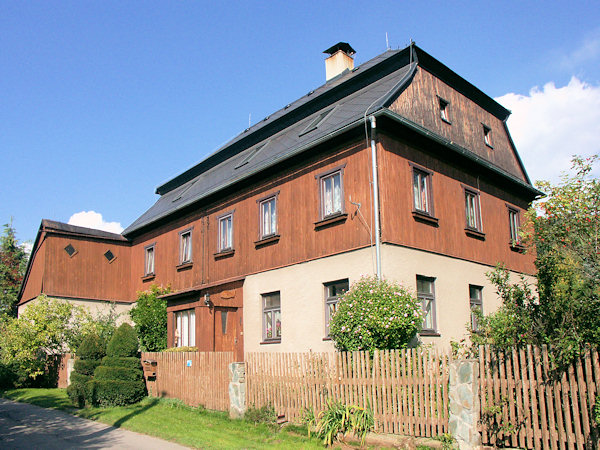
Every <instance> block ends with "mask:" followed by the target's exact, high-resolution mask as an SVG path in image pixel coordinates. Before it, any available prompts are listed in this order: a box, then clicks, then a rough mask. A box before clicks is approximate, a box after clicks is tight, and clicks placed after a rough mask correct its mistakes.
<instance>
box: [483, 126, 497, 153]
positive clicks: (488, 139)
mask: <svg viewBox="0 0 600 450" xmlns="http://www.w3.org/2000/svg"><path fill="white" fill-rule="evenodd" d="M482 125H483V142H485V145H487V146H488V147H490V148H494V147H493V146H492V129H491V128H490V127H488V126H487V125H484V124H482Z"/></svg>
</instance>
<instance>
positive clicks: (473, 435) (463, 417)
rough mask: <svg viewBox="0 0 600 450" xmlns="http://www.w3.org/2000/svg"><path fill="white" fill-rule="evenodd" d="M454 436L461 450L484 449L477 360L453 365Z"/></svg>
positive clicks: (451, 427) (451, 426)
mask: <svg viewBox="0 0 600 450" xmlns="http://www.w3.org/2000/svg"><path fill="white" fill-rule="evenodd" d="M449 398H450V419H449V426H450V434H452V436H453V437H454V439H456V441H457V442H458V447H459V448H460V450H467V449H479V448H481V434H480V433H479V430H478V425H479V418H480V404H479V362H478V361H477V360H474V359H466V360H460V361H453V362H452V363H451V364H450V390H449Z"/></svg>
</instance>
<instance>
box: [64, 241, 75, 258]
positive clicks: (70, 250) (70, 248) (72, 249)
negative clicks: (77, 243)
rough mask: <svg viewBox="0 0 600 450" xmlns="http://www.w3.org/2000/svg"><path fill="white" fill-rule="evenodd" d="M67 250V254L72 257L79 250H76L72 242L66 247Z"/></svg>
mask: <svg viewBox="0 0 600 450" xmlns="http://www.w3.org/2000/svg"><path fill="white" fill-rule="evenodd" d="M65 252H67V255H69V257H71V258H72V257H73V256H75V254H76V253H77V250H75V247H73V246H72V245H71V244H67V246H66V247H65Z"/></svg>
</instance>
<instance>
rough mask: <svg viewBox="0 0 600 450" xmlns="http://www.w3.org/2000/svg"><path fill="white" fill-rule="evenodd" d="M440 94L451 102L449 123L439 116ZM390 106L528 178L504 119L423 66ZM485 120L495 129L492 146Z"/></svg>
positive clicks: (422, 124)
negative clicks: (485, 136) (486, 139)
mask: <svg viewBox="0 0 600 450" xmlns="http://www.w3.org/2000/svg"><path fill="white" fill-rule="evenodd" d="M437 96H439V97H441V98H443V99H444V100H446V101H448V102H449V105H448V108H447V112H448V118H449V121H450V123H449V124H448V123H446V122H444V121H443V120H442V118H441V117H440V108H439V99H438V97H437ZM390 109H391V110H393V111H394V112H396V113H398V114H400V115H402V116H404V117H406V118H408V119H410V120H412V121H413V122H415V123H418V124H419V125H421V126H423V127H425V128H427V129H429V130H432V131H433V132H435V133H437V134H439V135H441V136H443V137H445V138H446V139H449V140H451V141H453V142H456V143H457V144H459V145H461V146H463V147H465V148H467V149H469V150H471V151H472V152H474V153H476V154H477V155H478V156H481V157H482V158H484V159H486V160H488V161H490V162H491V163H493V164H495V165H496V166H498V167H500V168H502V169H504V170H506V171H507V172H509V173H511V174H513V175H515V176H516V177H518V178H520V179H521V180H525V175H524V173H523V171H522V169H521V166H520V165H519V163H518V160H517V157H516V154H515V152H514V150H513V148H512V146H511V144H510V141H509V137H508V135H507V133H506V129H505V128H504V124H503V122H502V121H501V120H499V119H498V118H496V117H495V116H493V115H492V114H490V113H489V112H487V111H485V110H484V109H483V108H481V107H480V106H478V105H477V104H476V103H474V102H473V101H472V100H470V99H468V98H467V97H465V96H464V95H462V94H461V93H460V92H458V91H456V90H455V89H453V88H451V87H450V86H448V85H447V84H446V83H444V82H443V81H441V80H439V79H438V78H436V77H435V76H434V75H432V74H431V73H429V72H427V71H426V70H424V69H423V68H422V67H419V70H418V72H417V73H416V75H415V77H414V79H413V81H412V83H411V84H410V85H409V86H408V87H407V88H406V89H405V90H404V92H402V94H400V96H399V97H398V98H397V99H396V100H395V101H394V103H393V104H392V105H391V106H390ZM482 123H483V124H485V125H486V126H488V127H489V128H490V129H491V130H492V133H491V140H492V142H491V143H492V146H493V149H492V148H490V147H488V146H487V145H486V144H485V142H484V140H483V125H482Z"/></svg>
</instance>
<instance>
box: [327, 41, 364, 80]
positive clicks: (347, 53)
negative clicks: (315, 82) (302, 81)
mask: <svg viewBox="0 0 600 450" xmlns="http://www.w3.org/2000/svg"><path fill="white" fill-rule="evenodd" d="M323 53H327V54H328V55H329V56H328V57H327V59H326V60H325V78H326V79H327V81H329V80H331V79H332V78H334V77H336V76H338V75H339V74H341V73H342V72H344V71H345V70H346V69H348V70H352V69H354V58H353V56H354V54H355V53H356V51H355V50H354V49H353V48H352V47H350V44H348V43H347V42H338V43H337V44H335V45H334V46H333V47H330V48H328V49H327V50H325V51H324V52H323Z"/></svg>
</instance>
